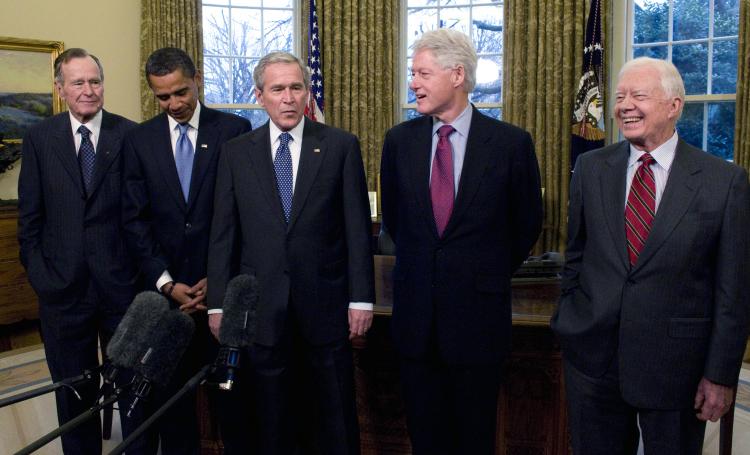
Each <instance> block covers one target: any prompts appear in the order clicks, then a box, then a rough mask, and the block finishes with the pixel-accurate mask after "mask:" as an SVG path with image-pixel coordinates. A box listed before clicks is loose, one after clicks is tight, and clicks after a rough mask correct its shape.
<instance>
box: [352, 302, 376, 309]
mask: <svg viewBox="0 0 750 455" xmlns="http://www.w3.org/2000/svg"><path fill="white" fill-rule="evenodd" d="M372 306H373V305H372V303H368V302H349V309H350V310H367V311H372Z"/></svg>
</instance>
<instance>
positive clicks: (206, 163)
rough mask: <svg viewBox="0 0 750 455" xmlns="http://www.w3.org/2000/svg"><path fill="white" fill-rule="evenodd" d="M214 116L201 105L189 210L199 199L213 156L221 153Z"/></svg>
mask: <svg viewBox="0 0 750 455" xmlns="http://www.w3.org/2000/svg"><path fill="white" fill-rule="evenodd" d="M213 114H214V113H213V111H212V110H210V109H209V108H207V107H205V106H203V105H201V115H200V120H199V121H198V138H197V140H196V141H195V160H194V162H193V172H192V174H191V177H190V194H189V199H188V204H187V208H188V210H190V209H191V208H192V206H193V204H194V203H195V200H196V199H197V197H198V193H199V192H200V188H201V185H203V180H204V178H205V177H206V173H207V172H208V169H209V167H210V164H211V160H212V158H213V156H214V155H215V154H216V153H218V152H219V150H218V148H219V130H218V128H217V126H216V124H215V116H214V115H213ZM175 169H176V166H175ZM178 181H179V177H178Z"/></svg>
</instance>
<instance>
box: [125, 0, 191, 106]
mask: <svg viewBox="0 0 750 455" xmlns="http://www.w3.org/2000/svg"><path fill="white" fill-rule="evenodd" d="M162 47H179V48H180V49H184V50H185V51H186V52H187V53H188V55H190V57H191V58H192V59H193V62H195V67H196V68H199V69H200V68H202V67H203V27H202V23H201V1H200V0H141V68H140V71H139V72H140V74H141V116H142V118H143V120H148V119H150V118H151V117H153V116H154V115H156V114H158V113H159V112H160V110H159V105H158V104H157V103H156V99H155V98H154V95H153V93H151V89H150V88H149V86H148V82H147V81H146V76H145V74H144V68H145V67H146V60H147V59H148V56H149V55H151V53H152V52H153V51H155V50H156V49H159V48H162Z"/></svg>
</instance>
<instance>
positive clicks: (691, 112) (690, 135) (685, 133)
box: [677, 103, 704, 149]
mask: <svg viewBox="0 0 750 455" xmlns="http://www.w3.org/2000/svg"><path fill="white" fill-rule="evenodd" d="M703 106H704V103H685V108H684V109H683V110H682V117H681V118H680V121H679V122H677V134H678V135H679V136H680V137H681V138H682V139H683V140H684V141H685V142H687V143H688V144H691V145H693V146H695V147H698V148H700V149H702V148H703Z"/></svg>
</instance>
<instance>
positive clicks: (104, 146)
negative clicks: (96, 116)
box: [88, 112, 122, 197]
mask: <svg viewBox="0 0 750 455" xmlns="http://www.w3.org/2000/svg"><path fill="white" fill-rule="evenodd" d="M121 139H122V138H121V137H120V133H119V131H117V129H116V128H115V123H114V121H113V118H112V117H111V116H110V115H109V114H108V113H107V112H102V127H101V132H100V134H99V140H98V141H97V143H96V159H95V160H94V176H93V177H92V179H91V191H90V192H89V195H88V197H91V195H92V194H94V193H96V190H97V189H98V188H99V186H100V185H101V184H102V181H103V180H104V176H105V175H106V174H107V171H108V170H109V167H110V166H111V165H112V163H113V162H114V160H115V158H117V156H118V155H119V154H120V144H121Z"/></svg>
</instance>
